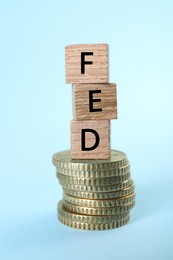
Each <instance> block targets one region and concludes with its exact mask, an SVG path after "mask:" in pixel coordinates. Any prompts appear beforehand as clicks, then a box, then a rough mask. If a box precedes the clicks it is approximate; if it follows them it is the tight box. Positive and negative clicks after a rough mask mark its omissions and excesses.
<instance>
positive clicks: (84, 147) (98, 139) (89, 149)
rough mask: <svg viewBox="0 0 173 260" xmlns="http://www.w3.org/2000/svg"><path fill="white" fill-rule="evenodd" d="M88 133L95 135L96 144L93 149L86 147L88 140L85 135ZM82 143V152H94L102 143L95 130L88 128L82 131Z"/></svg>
mask: <svg viewBox="0 0 173 260" xmlns="http://www.w3.org/2000/svg"><path fill="white" fill-rule="evenodd" d="M86 132H90V133H93V134H94V135H95V144H94V145H93V146H91V147H86V141H85V140H86V138H85V133H86ZM81 141H82V142H81V143H82V151H92V150H94V149H96V148H97V146H98V145H99V142H100V137H99V134H98V133H97V131H95V130H93V129H89V128H86V129H82V130H81Z"/></svg>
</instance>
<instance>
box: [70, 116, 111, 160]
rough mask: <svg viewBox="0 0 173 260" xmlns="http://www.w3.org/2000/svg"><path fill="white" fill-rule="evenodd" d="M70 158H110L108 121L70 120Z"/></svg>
mask: <svg viewBox="0 0 173 260" xmlns="http://www.w3.org/2000/svg"><path fill="white" fill-rule="evenodd" d="M71 158H72V159H109V158H110V121H109V120H88V121H75V120H72V121H71Z"/></svg>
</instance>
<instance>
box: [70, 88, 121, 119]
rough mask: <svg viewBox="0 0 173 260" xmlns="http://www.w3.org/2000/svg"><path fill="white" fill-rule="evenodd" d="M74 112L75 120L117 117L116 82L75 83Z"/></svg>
mask: <svg viewBox="0 0 173 260" xmlns="http://www.w3.org/2000/svg"><path fill="white" fill-rule="evenodd" d="M73 112H74V118H75V120H91V119H92V120H94V119H95V120H102V119H108V120H109V119H113V118H114V119H116V118H117V95H116V84H113V83H112V84H111V83H110V84H109V83H107V84H106V83H105V84H74V85H73Z"/></svg>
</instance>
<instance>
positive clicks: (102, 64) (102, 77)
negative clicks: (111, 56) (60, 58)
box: [65, 44, 109, 84]
mask: <svg viewBox="0 0 173 260" xmlns="http://www.w3.org/2000/svg"><path fill="white" fill-rule="evenodd" d="M65 59H66V60H65V66H66V83H71V84H73V83H108V82H109V77H108V44H75V45H68V46H66V48H65Z"/></svg>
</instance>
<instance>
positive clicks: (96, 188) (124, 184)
mask: <svg viewBox="0 0 173 260" xmlns="http://www.w3.org/2000/svg"><path fill="white" fill-rule="evenodd" d="M132 184H133V180H132V179H128V180H126V181H124V182H121V183H117V184H115V185H107V186H84V185H76V184H69V183H66V182H64V183H62V187H63V189H69V190H78V191H86V192H112V191H117V190H121V189H124V188H126V187H128V186H130V185H132Z"/></svg>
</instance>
